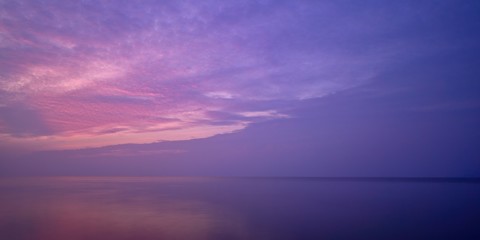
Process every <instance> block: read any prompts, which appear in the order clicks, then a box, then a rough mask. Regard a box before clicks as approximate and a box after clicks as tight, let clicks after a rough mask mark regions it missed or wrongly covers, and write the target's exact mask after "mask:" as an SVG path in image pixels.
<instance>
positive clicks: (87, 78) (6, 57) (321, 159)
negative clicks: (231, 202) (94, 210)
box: [0, 0, 480, 177]
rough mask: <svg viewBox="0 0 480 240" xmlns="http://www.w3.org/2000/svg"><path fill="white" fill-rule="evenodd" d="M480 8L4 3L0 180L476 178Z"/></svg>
mask: <svg viewBox="0 0 480 240" xmlns="http://www.w3.org/2000/svg"><path fill="white" fill-rule="evenodd" d="M478 12H480V3H479V2H478V1H467V0H464V1H448V0H444V1H433V0H431V1H418V0H417V1H347V0H345V1H343V0H342V1H341V0H338V1H268V0H264V1H260V0H259V1H250V0H245V1H208V0H207V1H193V0H192V1H107V0H105V1H103V0H102V1H88V0H84V1H60V0H58V1H53V0H49V1H34V0H18V1H17V0H15V1H13V0H12V1H9V0H2V1H0V157H1V160H0V176H10V175H26V176H30V175H142V176H143V175H168V176H170V175H214V176H415V177H418V176H435V177H480V160H479V159H480V148H479V147H478V142H480V141H479V139H480V81H479V80H480V68H478V66H480V60H479V56H480V44H479V42H480V15H479V14H478Z"/></svg>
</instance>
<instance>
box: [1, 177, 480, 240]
mask: <svg viewBox="0 0 480 240" xmlns="http://www.w3.org/2000/svg"><path fill="white" fill-rule="evenodd" d="M0 239H2V240H23V239H25V240H26V239H28V240H76V239H89V240H96V239H102V240H110V239H112V240H113V239H115V240H123V239H132V240H133V239H138V240H141V239H480V183H479V182H478V181H464V182H462V181H458V182H457V181H415V180H412V181H402V180H399V179H397V180H394V181H391V180H388V179H383V180H382V179H377V180H374V179H370V180H366V181H364V180H361V179H343V180H342V179H321V178H193V177H192V178H189V177H186V178H184V177H178V178H176V177H62V178H59V177H57V178H6V179H1V180H0Z"/></svg>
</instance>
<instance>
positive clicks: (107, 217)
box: [0, 178, 248, 240]
mask: <svg viewBox="0 0 480 240" xmlns="http://www.w3.org/2000/svg"><path fill="white" fill-rule="evenodd" d="M59 180H62V181H59ZM131 180H132V181H133V182H138V181H148V179H141V178H137V179H131ZM172 180H175V179H168V178H165V179H162V180H161V181H162V182H163V181H165V182H169V181H172ZM13 182H15V181H12V180H10V182H9V184H8V185H9V186H15V184H13ZM29 182H30V183H31V184H30V185H29V184H28V183H29ZM102 182H103V183H105V182H107V183H109V180H105V179H101V178H98V179H96V178H84V179H83V180H80V179H75V178H64V179H61V178H56V179H43V180H39V181H35V182H33V181H31V180H22V181H17V183H18V184H17V185H16V186H15V188H16V187H20V188H22V186H23V188H24V187H25V186H26V185H28V186H29V188H28V189H26V191H17V190H15V189H13V188H12V189H11V190H12V191H10V192H9V193H8V194H4V195H2V196H1V197H0V204H1V205H0V236H3V237H7V238H10V239H32V240H67V239H68V240H77V239H94V240H95V239H104V240H108V239H218V238H219V237H220V236H225V237H228V238H235V239H248V236H247V231H246V229H247V228H246V225H245V223H244V222H243V221H242V220H241V219H240V218H239V216H238V214H237V215H236V214H235V213H233V212H231V211H228V210H226V209H221V208H219V207H216V206H213V205H212V204H207V203H205V202H201V201H191V200H182V199H170V198H169V197H168V196H163V195H154V194H153V196H152V195H149V194H144V193H143V194H142V193H140V194H135V193H133V192H130V190H131V189H129V190H128V191H127V192H126V191H125V190H124V188H121V187H120V188H119V187H118V186H117V185H116V186H115V187H99V185H102ZM115 182H116V183H115V184H122V183H131V181H130V180H129V178H116V179H115ZM6 185H7V184H6V183H5V181H4V182H3V184H1V185H0V187H5V186H6ZM35 185H36V187H35ZM30 186H34V187H33V188H30ZM38 186H41V187H38Z"/></svg>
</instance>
